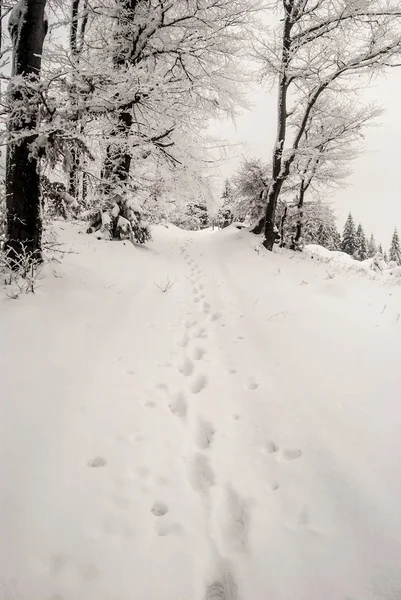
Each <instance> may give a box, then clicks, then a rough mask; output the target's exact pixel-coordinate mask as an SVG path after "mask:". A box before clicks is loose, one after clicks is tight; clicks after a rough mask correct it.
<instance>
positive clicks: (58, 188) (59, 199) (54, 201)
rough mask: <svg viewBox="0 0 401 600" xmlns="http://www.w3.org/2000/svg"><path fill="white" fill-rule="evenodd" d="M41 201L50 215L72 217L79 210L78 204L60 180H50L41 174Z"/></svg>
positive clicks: (64, 217)
mask: <svg viewBox="0 0 401 600" xmlns="http://www.w3.org/2000/svg"><path fill="white" fill-rule="evenodd" d="M41 185H42V201H43V202H44V204H45V208H46V210H47V211H48V215H49V216H50V217H62V218H63V219H67V218H74V217H76V216H77V213H78V211H79V208H80V207H79V204H78V202H77V200H76V199H75V198H73V197H72V196H71V195H70V194H69V193H68V192H67V189H66V186H65V185H64V183H62V182H61V181H50V179H49V178H48V177H46V176H45V175H42V177H41Z"/></svg>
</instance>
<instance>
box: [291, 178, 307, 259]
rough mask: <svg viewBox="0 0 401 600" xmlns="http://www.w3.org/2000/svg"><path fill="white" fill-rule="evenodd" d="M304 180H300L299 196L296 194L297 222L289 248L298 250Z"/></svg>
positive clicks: (301, 223)
mask: <svg viewBox="0 0 401 600" xmlns="http://www.w3.org/2000/svg"><path fill="white" fill-rule="evenodd" d="M305 191H306V188H305V180H304V179H302V180H301V185H300V188H299V196H298V203H297V208H298V215H297V223H296V227H295V236H294V238H293V240H292V243H291V250H300V240H301V237H302V226H303V206H304V199H305Z"/></svg>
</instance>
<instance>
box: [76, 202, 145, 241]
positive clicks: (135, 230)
mask: <svg viewBox="0 0 401 600" xmlns="http://www.w3.org/2000/svg"><path fill="white" fill-rule="evenodd" d="M85 216H86V218H87V219H88V220H89V223H90V225H89V227H88V229H87V233H94V232H98V238H99V239H100V238H103V239H107V240H116V239H119V240H127V239H129V240H130V241H132V242H133V243H135V242H137V243H138V244H144V243H145V242H147V241H149V240H151V234H150V230H149V227H148V225H147V224H146V223H143V222H142V215H141V209H140V208H139V207H138V206H137V205H136V204H135V203H134V201H132V200H129V199H128V198H126V197H125V198H124V197H123V196H120V195H119V194H116V195H115V196H114V197H113V198H112V200H111V201H110V202H107V203H106V205H105V206H104V207H103V208H96V209H94V210H92V211H88V212H87V213H86V215H85Z"/></svg>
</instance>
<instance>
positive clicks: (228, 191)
mask: <svg viewBox="0 0 401 600" xmlns="http://www.w3.org/2000/svg"><path fill="white" fill-rule="evenodd" d="M221 199H222V204H221V206H220V208H219V210H218V212H217V225H218V227H221V228H222V229H223V228H224V227H228V226H229V225H231V223H232V222H233V220H234V213H233V205H234V192H233V188H232V185H231V183H230V182H229V180H228V179H226V182H225V184H224V190H223V193H222V195H221Z"/></svg>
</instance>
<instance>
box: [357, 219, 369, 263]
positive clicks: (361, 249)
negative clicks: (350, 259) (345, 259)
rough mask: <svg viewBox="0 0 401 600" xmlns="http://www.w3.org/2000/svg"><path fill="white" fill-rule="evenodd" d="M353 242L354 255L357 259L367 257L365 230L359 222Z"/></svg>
mask: <svg viewBox="0 0 401 600" xmlns="http://www.w3.org/2000/svg"><path fill="white" fill-rule="evenodd" d="M355 243H356V245H355V252H354V257H355V258H356V259H357V260H366V259H367V258H368V248H367V244H366V237H365V232H364V230H363V227H362V225H361V223H359V225H358V227H357V230H356V233H355Z"/></svg>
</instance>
